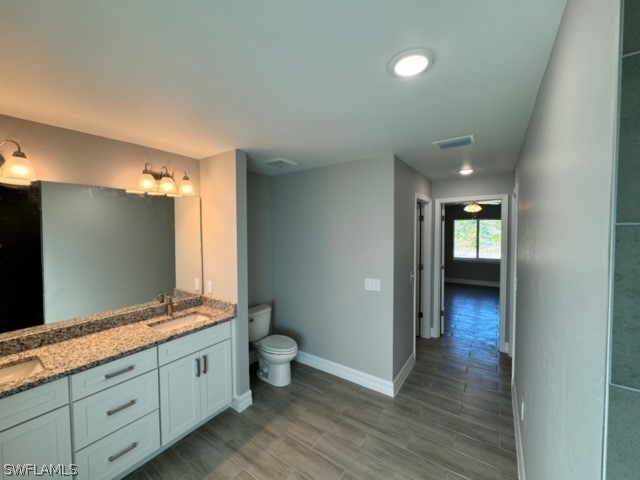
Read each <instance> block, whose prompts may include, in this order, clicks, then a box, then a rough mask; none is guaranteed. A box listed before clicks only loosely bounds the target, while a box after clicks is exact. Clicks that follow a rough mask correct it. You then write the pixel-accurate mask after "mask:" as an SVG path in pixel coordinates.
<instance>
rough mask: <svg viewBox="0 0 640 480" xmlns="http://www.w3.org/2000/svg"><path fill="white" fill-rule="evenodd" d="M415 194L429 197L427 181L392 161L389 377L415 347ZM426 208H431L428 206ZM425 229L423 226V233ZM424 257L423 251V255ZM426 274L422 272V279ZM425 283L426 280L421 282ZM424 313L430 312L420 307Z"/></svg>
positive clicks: (397, 160) (404, 165) (397, 161)
mask: <svg viewBox="0 0 640 480" xmlns="http://www.w3.org/2000/svg"><path fill="white" fill-rule="evenodd" d="M416 193H421V194H423V195H426V196H429V195H430V193H431V182H430V181H429V180H428V179H427V178H426V177H424V176H423V175H422V174H420V173H418V172H417V171H416V170H414V169H413V168H411V167H410V166H409V165H407V164H406V163H404V162H403V161H402V160H400V159H398V158H396V159H395V161H394V205H393V210H394V215H393V232H394V233H393V234H394V242H393V277H394V281H393V377H394V378H395V376H396V375H397V374H398V372H399V371H400V369H401V368H402V367H403V366H404V364H405V363H406V361H407V360H408V359H409V357H411V356H412V355H413V349H414V345H415V341H416V340H415V336H414V317H413V289H414V284H413V283H411V282H409V272H411V271H412V270H414V268H415V267H414V264H413V243H414V234H415V232H414V224H415V218H416V195H415V194H416ZM427 208H431V205H429V206H428V207H427ZM428 233H429V227H428V226H426V225H425V234H428ZM424 254H425V255H427V252H424ZM427 274H428V272H425V276H426V275H427ZM425 280H426V279H425ZM423 310H424V312H425V314H427V313H428V312H429V311H431V308H430V307H429V305H425V306H424V307H423Z"/></svg>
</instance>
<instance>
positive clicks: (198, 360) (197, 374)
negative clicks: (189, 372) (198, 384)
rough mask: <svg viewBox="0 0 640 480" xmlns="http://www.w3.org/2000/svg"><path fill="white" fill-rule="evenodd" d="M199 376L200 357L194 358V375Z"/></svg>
mask: <svg viewBox="0 0 640 480" xmlns="http://www.w3.org/2000/svg"><path fill="white" fill-rule="evenodd" d="M199 376H200V357H198V358H196V377H199Z"/></svg>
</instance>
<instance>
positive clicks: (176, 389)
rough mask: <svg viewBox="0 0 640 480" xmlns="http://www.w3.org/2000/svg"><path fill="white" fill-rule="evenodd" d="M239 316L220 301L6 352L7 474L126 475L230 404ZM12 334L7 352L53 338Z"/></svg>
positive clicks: (3, 426) (3, 443) (3, 441)
mask: <svg viewBox="0 0 640 480" xmlns="http://www.w3.org/2000/svg"><path fill="white" fill-rule="evenodd" d="M234 321H235V306H234V305H230V304H224V303H222V302H217V303H215V304H209V305H206V304H205V305H200V306H196V307H193V308H187V309H185V310H183V311H179V312H177V313H176V314H175V316H172V317H168V316H166V315H161V316H156V317H151V318H146V319H144V320H140V321H135V322H131V323H126V324H124V325H121V326H113V327H112V328H106V329H104V330H101V331H97V332H95V333H88V334H84V335H78V336H76V337H74V338H69V339H67V340H63V341H57V342H55V343H50V344H46V345H44V346H40V347H35V348H26V349H23V350H22V351H16V352H15V353H10V354H8V355H4V356H2V357H0V452H1V455H2V464H3V465H5V471H4V472H3V478H4V476H7V475H9V476H11V473H13V472H8V471H7V470H6V469H7V468H20V467H21V466H28V465H31V466H32V468H35V469H36V470H37V471H39V472H40V471H42V470H41V469H42V468H57V469H58V470H56V474H55V475H53V476H52V478H63V477H64V476H65V475H66V476H68V475H69V474H70V473H73V471H74V469H75V470H76V471H77V478H79V479H91V480H96V479H114V478H121V477H122V476H124V475H126V474H127V473H129V472H131V471H132V470H133V469H135V468H137V467H138V466H140V465H142V464H143V463H144V462H146V461H148V460H149V459H151V458H152V457H153V456H155V455H157V454H158V453H159V452H160V451H162V450H163V449H164V448H166V447H168V446H169V445H171V444H173V443H175V442H176V441H177V440H178V439H180V438H182V437H183V436H184V435H186V434H187V433H189V432H191V431H192V430H194V429H195V428H197V427H198V426H200V425H201V424H202V423H204V422H206V421H207V420H209V419H210V418H212V417H213V416H215V415H216V414H218V413H219V412H221V411H222V410H224V409H226V408H227V407H228V406H229V405H230V404H231V401H232V391H233V389H232V386H233V385H232V384H233V380H232V340H231V325H232V323H233V322H234ZM83 327H84V328H85V329H87V328H88V329H91V328H92V327H91V326H87V325H83ZM93 328H95V327H93ZM44 333H45V332H43V334H44ZM58 333H60V332H58ZM69 335H70V333H69ZM13 340H14V341H13V343H11V341H9V342H8V343H7V342H5V343H6V345H4V349H3V353H7V352H10V351H11V349H12V348H13V349H18V347H17V346H16V345H17V343H16V342H19V341H22V342H23V343H24V344H25V345H28V344H29V342H31V343H38V341H40V342H41V343H47V340H46V338H45V337H40V338H31V339H24V338H23V339H22V340H20V338H19V337H16V338H14V339H13ZM0 343H2V342H1V341H0ZM6 465H9V467H6Z"/></svg>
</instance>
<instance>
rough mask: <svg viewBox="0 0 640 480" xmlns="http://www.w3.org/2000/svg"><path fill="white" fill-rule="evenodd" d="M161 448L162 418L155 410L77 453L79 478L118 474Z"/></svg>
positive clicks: (103, 479) (104, 479) (106, 477)
mask: <svg viewBox="0 0 640 480" xmlns="http://www.w3.org/2000/svg"><path fill="white" fill-rule="evenodd" d="M159 448H160V422H159V419H158V411H157V410H156V411H154V412H151V413H150V414H148V415H146V416H144V417H142V418H140V419H139V420H136V421H135V422H133V423H132V424H130V425H127V426H126V427H124V428H122V429H120V430H118V431H117V432H115V433H112V434H111V435H109V436H107V437H105V438H103V439H102V440H99V441H97V442H96V443H94V444H92V445H89V446H88V447H87V448H84V449H82V450H80V451H79V452H78V453H76V463H77V465H78V473H79V476H78V478H90V479H91V480H111V479H113V478H118V477H119V476H121V474H122V473H123V472H125V471H127V470H129V469H131V467H134V466H136V465H137V464H138V463H139V462H140V461H141V460H144V459H145V458H148V457H150V456H151V455H153V454H154V453H156V452H157V451H158V449H159Z"/></svg>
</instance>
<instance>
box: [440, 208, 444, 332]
mask: <svg viewBox="0 0 640 480" xmlns="http://www.w3.org/2000/svg"><path fill="white" fill-rule="evenodd" d="M444 245H445V244H444V204H442V205H440V336H442V335H443V334H444V273H445V272H444V259H445V256H444Z"/></svg>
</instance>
